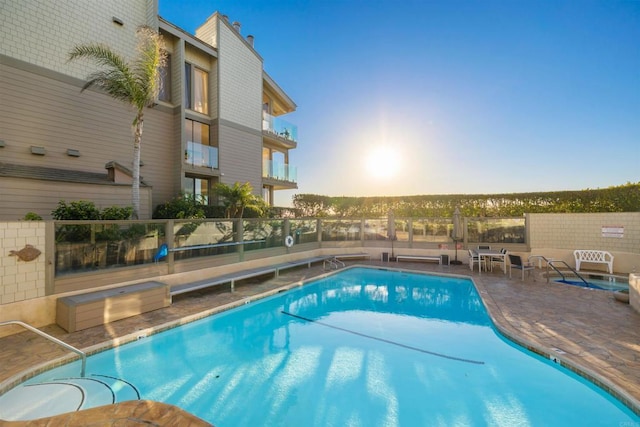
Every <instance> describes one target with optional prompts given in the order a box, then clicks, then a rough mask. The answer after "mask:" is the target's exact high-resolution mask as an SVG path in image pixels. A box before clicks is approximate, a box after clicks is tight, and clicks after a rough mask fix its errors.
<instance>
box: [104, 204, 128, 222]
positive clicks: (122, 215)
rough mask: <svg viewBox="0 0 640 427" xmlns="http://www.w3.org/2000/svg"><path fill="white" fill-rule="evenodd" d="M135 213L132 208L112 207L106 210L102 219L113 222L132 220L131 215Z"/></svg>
mask: <svg viewBox="0 0 640 427" xmlns="http://www.w3.org/2000/svg"><path fill="white" fill-rule="evenodd" d="M132 213H133V208H132V207H131V206H127V207H124V208H121V207H119V206H111V207H109V208H104V209H103V210H102V213H101V214H100V216H101V217H102V219H111V220H125V219H129V218H131V214H132Z"/></svg>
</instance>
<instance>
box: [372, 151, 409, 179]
mask: <svg viewBox="0 0 640 427" xmlns="http://www.w3.org/2000/svg"><path fill="white" fill-rule="evenodd" d="M365 162H366V163H365V166H366V168H367V172H368V173H369V175H370V176H372V177H374V178H380V179H383V178H392V177H394V176H395V175H396V174H397V173H398V170H399V169H400V156H399V154H398V152H397V151H396V150H393V149H392V148H391V147H387V146H380V147H374V148H372V149H371V150H370V151H368V152H367V154H366V156H365Z"/></svg>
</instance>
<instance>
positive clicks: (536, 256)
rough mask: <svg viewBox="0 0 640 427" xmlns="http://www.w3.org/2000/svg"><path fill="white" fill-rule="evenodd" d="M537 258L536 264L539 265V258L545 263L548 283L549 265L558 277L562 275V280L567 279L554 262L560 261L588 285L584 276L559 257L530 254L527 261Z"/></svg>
mask: <svg viewBox="0 0 640 427" xmlns="http://www.w3.org/2000/svg"><path fill="white" fill-rule="evenodd" d="M534 258H537V259H538V266H540V260H544V261H545V262H546V263H547V283H549V267H551V268H553V269H554V270H555V271H556V273H558V274H559V275H560V277H562V280H567V278H566V277H565V275H564V274H563V273H562V271H560V270H559V269H558V268H557V267H556V266H555V265H554V263H556V262H557V263H561V264H563V265H564V266H565V267H567V269H569V271H571V272H572V273H573V274H575V275H576V277H578V278H579V279H580V280H582V281H583V282H584V284H585V285H587V288H588V287H590V286H591V285H590V283H589V282H587V281H586V279H585V278H584V277H582V276H581V275H580V273H578V272H577V271H576V270H574V269H573V267H571V266H570V265H569V264H567V263H566V262H564V261H562V260H559V259H548V258H545V257H544V256H542V255H531V256H530V257H529V261H531V260H532V259H534Z"/></svg>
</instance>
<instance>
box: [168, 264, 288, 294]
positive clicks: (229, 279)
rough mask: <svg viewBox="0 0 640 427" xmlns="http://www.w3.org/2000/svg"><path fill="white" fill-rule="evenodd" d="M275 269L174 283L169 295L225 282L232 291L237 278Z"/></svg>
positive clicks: (256, 269) (246, 271) (257, 275)
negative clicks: (180, 283)
mask: <svg viewBox="0 0 640 427" xmlns="http://www.w3.org/2000/svg"><path fill="white" fill-rule="evenodd" d="M276 271H277V269H276V267H260V268H253V269H250V270H242V271H238V272H236V273H229V274H223V275H221V276H216V277H212V278H209V279H203V280H198V281H196V282H189V283H185V284H183V285H176V286H172V287H171V296H174V295H180V294H184V293H187V292H193V291H197V290H200V289H205V288H210V287H212V286H217V285H225V284H229V285H231V292H233V289H234V286H235V282H236V281H237V280H244V279H251V278H253V277H259V276H265V275H267V274H274V275H275V274H276Z"/></svg>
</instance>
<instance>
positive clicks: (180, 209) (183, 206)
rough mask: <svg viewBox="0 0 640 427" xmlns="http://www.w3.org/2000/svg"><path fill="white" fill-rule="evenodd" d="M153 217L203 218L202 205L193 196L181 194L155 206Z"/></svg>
mask: <svg viewBox="0 0 640 427" xmlns="http://www.w3.org/2000/svg"><path fill="white" fill-rule="evenodd" d="M153 218H154V219H192V218H205V213H204V205H203V204H202V203H201V202H200V201H199V200H198V199H196V198H195V197H194V196H191V195H188V194H183V195H180V196H178V197H176V198H174V199H172V200H170V201H168V202H166V203H164V204H161V205H158V206H156V208H155V209H154V211H153Z"/></svg>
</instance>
